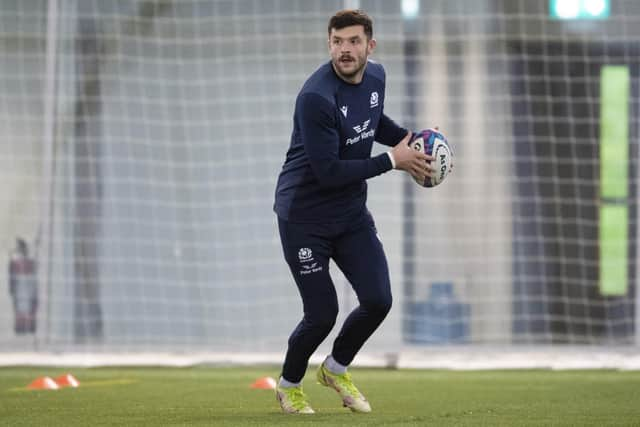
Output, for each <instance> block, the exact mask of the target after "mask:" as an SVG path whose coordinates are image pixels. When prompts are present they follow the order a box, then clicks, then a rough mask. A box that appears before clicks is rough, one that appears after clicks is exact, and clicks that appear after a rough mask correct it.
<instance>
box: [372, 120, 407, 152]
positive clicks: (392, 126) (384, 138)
mask: <svg viewBox="0 0 640 427" xmlns="http://www.w3.org/2000/svg"><path fill="white" fill-rule="evenodd" d="M407 132H408V130H406V129H404V128H402V127H400V126H398V125H397V124H396V122H394V121H393V120H391V119H390V118H389V117H388V116H387V115H386V114H384V112H383V113H382V116H380V121H379V122H378V128H377V129H376V136H375V138H376V141H378V142H379V143H380V144H384V145H387V146H389V147H395V146H396V144H398V142H400V140H402V138H404V137H405V136H406V135H407Z"/></svg>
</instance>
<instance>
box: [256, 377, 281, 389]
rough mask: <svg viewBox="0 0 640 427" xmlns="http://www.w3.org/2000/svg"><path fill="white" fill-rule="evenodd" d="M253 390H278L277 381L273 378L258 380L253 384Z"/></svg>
mask: <svg viewBox="0 0 640 427" xmlns="http://www.w3.org/2000/svg"><path fill="white" fill-rule="evenodd" d="M251 388H261V389H265V390H273V389H274V388H276V380H274V379H273V378H271V377H262V378H258V379H257V380H256V381H255V382H254V383H253V384H251Z"/></svg>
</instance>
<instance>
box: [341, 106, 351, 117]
mask: <svg viewBox="0 0 640 427" xmlns="http://www.w3.org/2000/svg"><path fill="white" fill-rule="evenodd" d="M348 108H349V107H347V106H346V105H343V106H342V107H340V111H342V115H343V116H344V117H345V118H346V117H347V109H348Z"/></svg>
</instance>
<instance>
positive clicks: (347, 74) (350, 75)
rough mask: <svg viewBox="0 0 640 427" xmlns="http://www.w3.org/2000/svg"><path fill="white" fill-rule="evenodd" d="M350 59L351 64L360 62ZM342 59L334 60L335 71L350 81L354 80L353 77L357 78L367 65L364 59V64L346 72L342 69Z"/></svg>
mask: <svg viewBox="0 0 640 427" xmlns="http://www.w3.org/2000/svg"><path fill="white" fill-rule="evenodd" d="M350 58H351V62H350V63H349V64H351V63H357V62H358V60H357V59H356V58H352V57H350ZM341 59H342V58H338V59H337V60H334V61H333V67H334V68H335V70H336V71H337V72H338V73H339V74H340V75H341V76H342V77H344V78H347V79H350V78H353V77H355V76H357V75H358V73H360V72H361V71H362V70H363V69H364V66H365V65H366V63H367V61H366V59H364V60H362V63H361V64H360V65H359V66H358V67H357V68H355V69H354V70H353V71H345V70H344V68H342V66H343V62H342V61H341Z"/></svg>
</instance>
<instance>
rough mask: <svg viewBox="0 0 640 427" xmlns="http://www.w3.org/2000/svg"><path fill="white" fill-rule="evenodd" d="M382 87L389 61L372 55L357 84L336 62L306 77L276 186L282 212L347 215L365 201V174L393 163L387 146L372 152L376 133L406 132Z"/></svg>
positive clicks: (295, 216)
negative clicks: (340, 71)
mask: <svg viewBox="0 0 640 427" xmlns="http://www.w3.org/2000/svg"><path fill="white" fill-rule="evenodd" d="M384 91H385V72H384V68H383V67H382V65H380V64H378V63H376V62H372V61H369V62H368V64H367V67H366V68H365V72H364V75H363V78H362V81H361V82H360V83H358V84H350V83H347V82H345V81H344V80H342V79H340V77H338V75H337V74H336V73H335V71H334V69H333V67H332V65H331V62H327V63H326V64H324V65H322V66H321V67H320V68H318V69H317V70H316V71H315V72H314V73H313V74H312V75H311V76H310V77H309V79H307V81H306V82H305V84H304V85H303V87H302V89H301V90H300V93H299V94H298V97H297V99H296V107H295V113H294V116H293V132H292V134H291V143H290V145H289V150H288V151H287V156H286V160H285V162H284V165H283V166H282V171H281V172H280V176H279V177H278V184H277V186H276V195H275V204H274V211H275V212H276V214H277V215H278V216H279V217H280V218H282V219H284V220H286V221H290V222H315V223H318V222H337V221H348V220H349V219H351V218H353V217H355V216H357V215H358V214H360V213H361V212H362V211H363V209H365V204H366V201H367V183H366V181H365V180H366V179H368V178H371V177H374V176H377V175H380V174H382V173H384V172H387V171H389V170H391V168H392V165H391V160H390V159H389V156H388V155H387V153H382V154H380V155H378V156H376V157H371V149H372V146H373V141H374V140H375V141H378V142H380V143H382V144H384V145H388V146H390V147H393V146H395V145H396V144H397V143H398V142H400V140H401V139H402V138H404V136H405V135H406V134H407V130H406V129H403V128H402V127H400V126H398V125H397V124H396V123H395V122H394V121H393V120H391V119H390V118H389V117H387V116H386V115H385V114H384Z"/></svg>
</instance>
